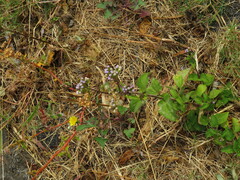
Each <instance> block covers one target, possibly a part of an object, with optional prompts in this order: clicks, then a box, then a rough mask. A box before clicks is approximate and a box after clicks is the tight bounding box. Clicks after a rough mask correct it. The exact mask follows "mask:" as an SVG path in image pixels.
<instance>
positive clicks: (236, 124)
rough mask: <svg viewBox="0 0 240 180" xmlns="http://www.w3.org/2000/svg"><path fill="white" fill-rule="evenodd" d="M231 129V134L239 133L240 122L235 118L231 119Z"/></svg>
mask: <svg viewBox="0 0 240 180" xmlns="http://www.w3.org/2000/svg"><path fill="white" fill-rule="evenodd" d="M232 126H233V127H232V128H233V132H234V133H237V132H240V120H239V119H237V118H232Z"/></svg>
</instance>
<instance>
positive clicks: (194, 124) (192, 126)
mask: <svg viewBox="0 0 240 180" xmlns="http://www.w3.org/2000/svg"><path fill="white" fill-rule="evenodd" d="M184 128H185V129H187V130H188V131H204V130H205V129H206V128H205V126H203V125H201V124H199V123H198V112H197V111H196V110H191V111H189V113H188V115H187V121H186V122H185V124H184Z"/></svg>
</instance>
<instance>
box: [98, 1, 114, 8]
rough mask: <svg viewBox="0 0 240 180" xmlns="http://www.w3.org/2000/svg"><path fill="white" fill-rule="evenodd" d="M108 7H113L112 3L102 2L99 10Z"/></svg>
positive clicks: (99, 4)
mask: <svg viewBox="0 0 240 180" xmlns="http://www.w3.org/2000/svg"><path fill="white" fill-rule="evenodd" d="M108 5H109V6H112V1H106V2H102V3H98V4H97V8H101V9H106V8H107V6H108Z"/></svg>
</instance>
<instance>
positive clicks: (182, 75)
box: [173, 68, 190, 88]
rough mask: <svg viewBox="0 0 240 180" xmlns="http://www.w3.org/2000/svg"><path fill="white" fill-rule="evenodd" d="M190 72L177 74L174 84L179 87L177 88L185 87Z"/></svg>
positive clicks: (185, 70)
mask: <svg viewBox="0 0 240 180" xmlns="http://www.w3.org/2000/svg"><path fill="white" fill-rule="evenodd" d="M189 72H190V68H188V69H184V70H182V71H178V72H177V74H176V75H174V76H173V80H174V83H175V84H176V85H177V87H179V88H182V87H183V85H184V83H185V81H186V77H187V75H188V73H189Z"/></svg>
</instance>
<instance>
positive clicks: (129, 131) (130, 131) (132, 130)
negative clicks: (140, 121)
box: [123, 128, 135, 138]
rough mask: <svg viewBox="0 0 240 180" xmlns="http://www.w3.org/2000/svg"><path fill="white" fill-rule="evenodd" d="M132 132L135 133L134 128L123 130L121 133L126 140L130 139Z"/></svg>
mask: <svg viewBox="0 0 240 180" xmlns="http://www.w3.org/2000/svg"><path fill="white" fill-rule="evenodd" d="M134 131H135V128H130V129H125V130H124V131H123V132H124V134H125V135H126V136H127V137H128V138H131V137H132V136H133V133H134Z"/></svg>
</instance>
